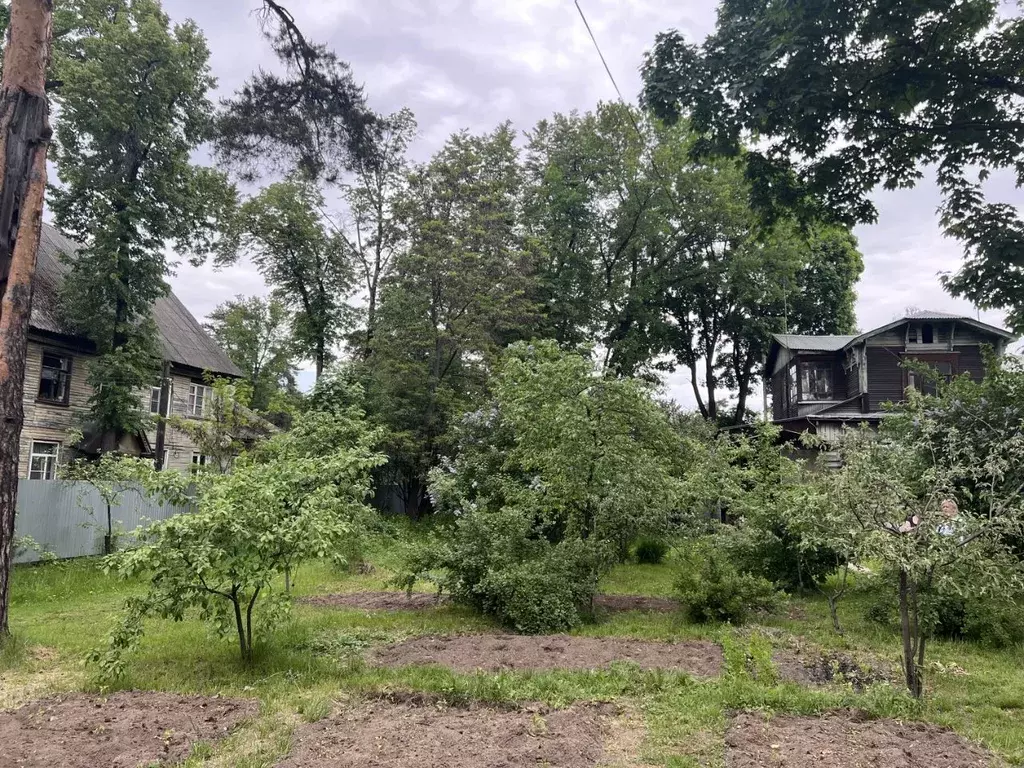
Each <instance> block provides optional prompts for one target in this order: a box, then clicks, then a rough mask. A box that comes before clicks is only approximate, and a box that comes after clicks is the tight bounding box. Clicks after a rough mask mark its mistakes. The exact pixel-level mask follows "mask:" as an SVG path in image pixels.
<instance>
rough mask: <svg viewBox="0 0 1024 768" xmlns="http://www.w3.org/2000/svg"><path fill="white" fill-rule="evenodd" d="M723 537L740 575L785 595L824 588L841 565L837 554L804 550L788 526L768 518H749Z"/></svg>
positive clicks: (802, 542) (814, 549) (817, 550)
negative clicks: (768, 584)
mask: <svg viewBox="0 0 1024 768" xmlns="http://www.w3.org/2000/svg"><path fill="white" fill-rule="evenodd" d="M724 533H726V534H727V535H726V536H724V537H723V542H722V543H723V546H725V547H727V548H728V550H729V556H730V558H731V559H732V561H733V562H734V563H735V564H736V567H737V568H739V570H740V571H742V572H744V573H750V574H753V575H754V576H760V577H762V578H764V579H767V580H769V581H772V582H774V583H775V584H777V585H778V586H779V587H781V588H782V589H785V590H788V591H795V590H798V589H810V588H812V587H814V586H815V585H820V584H824V583H825V580H826V579H828V577H829V576H830V575H831V574H833V573H835V571H836V569H837V568H838V567H840V566H841V565H842V557H841V556H840V555H839V554H838V553H837V552H834V551H832V550H830V549H828V548H826V547H809V546H807V543H806V542H804V541H802V539H801V537H800V536H799V535H798V534H796V533H794V532H793V530H792V529H791V527H790V526H787V525H786V523H784V522H783V521H782V520H779V519H772V518H771V517H769V516H762V517H754V516H752V517H750V518H748V519H747V520H743V521H741V522H739V523H738V524H737V525H736V528H735V530H732V531H726V532H724Z"/></svg>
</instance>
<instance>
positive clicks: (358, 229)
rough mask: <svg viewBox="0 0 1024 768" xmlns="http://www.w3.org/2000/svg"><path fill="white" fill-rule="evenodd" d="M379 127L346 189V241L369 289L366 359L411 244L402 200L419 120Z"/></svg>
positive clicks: (388, 120) (399, 117)
mask: <svg viewBox="0 0 1024 768" xmlns="http://www.w3.org/2000/svg"><path fill="white" fill-rule="evenodd" d="M375 128H376V130H375V134H374V141H373V150H372V154H371V157H369V158H368V159H363V160H360V161H358V162H357V164H356V167H355V171H354V174H353V176H354V178H353V180H352V181H351V183H349V184H346V185H345V186H344V187H343V194H344V195H345V202H346V203H347V205H348V210H349V213H350V215H351V217H352V220H353V221H352V223H353V227H352V228H353V229H354V230H355V231H354V232H350V233H349V234H348V235H347V236H345V243H346V246H347V247H348V249H349V251H350V252H351V253H352V261H353V265H354V269H355V272H356V274H357V276H358V278H359V282H360V288H365V289H366V314H365V323H364V325H365V327H364V328H363V329H362V332H361V333H358V334H356V336H355V338H354V339H353V342H352V343H353V346H354V347H355V348H356V349H357V350H358V352H359V353H360V356H362V357H365V356H366V355H368V354H369V353H370V345H371V343H372V342H373V338H374V336H375V335H376V330H377V309H378V305H379V303H380V298H381V296H380V291H381V286H382V285H384V284H385V283H387V282H388V281H389V280H390V279H391V276H392V274H393V273H394V270H395V268H396V266H397V262H398V257H399V255H400V253H401V252H402V250H403V248H404V247H405V246H407V245H408V231H407V227H406V224H405V221H404V220H403V198H404V197H405V195H406V193H407V191H408V181H409V161H408V158H407V157H406V151H407V150H408V148H409V144H410V143H411V142H412V140H413V138H414V137H415V135H416V119H415V118H414V117H413V114H412V112H411V111H410V110H408V109H402V110H399V111H398V112H396V113H395V114H393V115H389V116H387V117H380V118H378V120H377V123H376V126H375Z"/></svg>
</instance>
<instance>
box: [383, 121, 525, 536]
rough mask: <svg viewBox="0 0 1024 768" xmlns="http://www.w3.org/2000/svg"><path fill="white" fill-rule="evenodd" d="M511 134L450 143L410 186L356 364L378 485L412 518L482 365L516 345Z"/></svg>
mask: <svg viewBox="0 0 1024 768" xmlns="http://www.w3.org/2000/svg"><path fill="white" fill-rule="evenodd" d="M521 187H522V177H521V172H520V169H519V166H518V164H517V150H516V147H515V132H514V131H513V130H512V129H511V127H510V126H508V125H502V126H500V127H499V128H498V129H496V130H495V131H494V132H492V133H490V134H485V135H482V136H471V135H469V134H467V133H459V134H456V135H454V136H452V137H451V138H450V139H449V140H448V142H447V143H446V144H445V146H444V147H443V148H442V149H441V151H440V152H438V153H437V154H436V155H435V156H434V157H433V158H432V159H431V160H430V162H429V163H427V164H425V165H422V166H419V167H417V168H416V169H415V170H414V171H413V172H412V174H411V176H410V178H409V182H408V189H407V190H406V192H405V193H404V194H403V197H402V201H401V203H400V209H399V212H400V215H401V218H402V220H403V221H404V226H405V229H406V231H407V233H408V247H407V250H405V251H404V252H402V253H401V254H399V256H398V257H397V259H396V262H395V264H394V267H393V269H392V270H391V275H390V277H389V278H388V279H387V280H384V281H383V282H382V284H381V304H380V307H379V310H378V312H377V319H376V327H375V331H374V336H373V339H372V342H371V344H370V348H369V356H368V359H367V360H366V361H365V363H364V364H363V376H364V377H365V378H364V380H365V381H366V392H367V397H368V410H369V411H370V412H371V413H373V414H374V415H375V418H376V420H377V421H378V422H379V423H380V424H381V425H383V426H385V427H386V428H387V430H388V446H387V452H388V456H389V467H388V471H389V472H390V473H391V477H390V478H389V480H390V482H392V483H394V484H395V485H397V486H398V487H399V489H400V491H401V493H402V494H403V496H404V498H405V502H406V508H407V509H408V510H409V511H410V513H411V514H412V516H413V517H415V516H417V515H418V514H419V511H420V508H421V506H425V505H426V501H427V500H426V493H425V492H426V477H427V473H428V471H429V470H430V469H431V468H432V467H434V466H436V465H437V462H438V460H439V459H440V457H441V456H443V455H445V454H446V453H448V452H449V449H450V447H451V446H450V435H449V434H448V431H449V427H450V426H451V424H452V422H453V421H455V420H456V419H458V417H459V415H460V414H462V413H464V412H465V411H467V410H469V409H470V408H471V407H472V406H473V404H474V402H475V401H476V400H477V399H478V398H480V397H481V395H482V392H483V390H484V388H485V385H486V381H487V376H488V374H489V372H490V369H491V364H492V363H493V361H494V358H495V357H496V356H497V354H498V353H499V351H500V350H501V349H502V348H503V347H504V346H505V345H506V344H507V343H508V342H509V341H510V340H514V339H516V338H522V337H523V336H526V335H528V328H529V325H530V323H531V318H532V316H533V307H532V305H531V302H530V301H529V297H528V296H527V295H526V289H527V286H528V285H529V284H530V275H531V272H532V260H531V258H530V254H529V253H528V246H529V243H528V241H527V240H526V238H524V237H523V235H522V233H521V227H520V224H521V220H520V212H519V195H520V194H521Z"/></svg>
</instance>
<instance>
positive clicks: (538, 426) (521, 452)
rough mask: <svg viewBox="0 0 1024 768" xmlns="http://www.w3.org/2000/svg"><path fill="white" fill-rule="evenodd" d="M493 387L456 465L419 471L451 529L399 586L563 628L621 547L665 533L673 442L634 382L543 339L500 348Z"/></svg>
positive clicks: (533, 627) (467, 423)
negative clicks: (429, 588)
mask: <svg viewBox="0 0 1024 768" xmlns="http://www.w3.org/2000/svg"><path fill="white" fill-rule="evenodd" d="M492 390H493V392H494V400H493V401H492V402H491V403H490V404H489V405H488V406H486V407H484V408H481V409H480V410H478V411H475V412H473V413H469V414H466V416H465V417H464V418H463V420H462V423H461V425H460V426H459V428H458V429H457V430H456V438H457V443H458V448H459V450H458V452H457V457H456V458H455V460H454V461H445V462H443V463H442V465H441V466H440V467H437V468H436V469H434V470H433V471H432V472H431V474H430V494H431V500H432V501H433V503H434V507H435V508H436V509H437V510H439V511H440V512H441V513H442V514H450V515H452V517H453V519H454V521H455V522H454V525H453V526H451V527H450V528H449V529H448V530H446V531H443V532H442V533H440V534H439V535H435V536H433V537H431V539H430V540H429V541H428V542H426V543H425V544H423V545H421V546H420V547H418V548H416V549H415V550H414V551H413V552H411V553H410V554H409V556H408V557H407V558H406V561H405V564H404V566H403V568H402V571H401V573H400V575H399V577H398V579H397V581H398V583H399V584H401V585H402V586H405V587H407V588H408V587H411V586H412V584H413V583H414V582H415V581H416V580H417V579H421V578H428V579H431V580H434V581H436V582H437V583H438V585H439V587H440V588H441V589H442V590H444V591H447V592H449V593H450V594H451V596H452V598H453V599H454V600H455V601H457V602H460V603H463V604H466V605H470V606H472V607H474V608H475V609H477V610H479V611H481V612H483V613H486V614H489V615H492V616H495V617H496V618H498V619H499V620H500V621H501V622H502V623H504V624H505V625H507V626H509V627H512V628H514V629H516V630H518V631H521V632H547V631H561V630H566V629H569V628H571V627H573V626H575V625H576V624H578V623H579V622H580V620H581V618H582V616H583V614H584V613H586V612H587V611H588V610H589V608H590V603H591V599H592V597H593V594H594V592H595V590H596V589H597V583H598V581H599V579H600V578H601V576H602V575H603V574H604V573H607V572H608V570H610V569H611V567H612V566H614V564H615V562H616V560H617V559H619V558H620V557H621V556H622V555H628V552H629V543H630V542H631V541H633V540H635V539H636V538H637V537H638V536H644V535H657V534H659V533H662V532H664V531H665V530H666V528H667V526H668V520H669V516H670V513H671V511H672V510H673V509H674V508H675V502H676V498H677V496H678V485H679V483H678V481H677V480H676V479H675V478H674V476H673V475H672V472H671V468H672V464H671V457H672V451H673V450H675V447H674V446H675V443H677V442H678V439H677V437H676V436H675V435H674V433H673V432H672V430H671V428H670V427H669V425H668V422H667V420H666V418H665V415H664V413H663V412H662V411H661V409H659V408H658V406H657V405H656V404H655V403H654V401H653V400H652V399H651V396H650V391H649V389H648V388H647V386H646V385H645V384H643V383H641V382H638V381H632V380H628V379H619V378H614V377H608V378H603V377H599V376H595V375H594V371H593V365H592V363H591V361H590V360H589V359H588V358H586V357H583V356H581V355H577V354H571V353H566V352H563V351H562V350H560V349H559V348H558V347H557V345H555V344H553V343H550V342H537V343H535V344H529V345H527V344H522V343H519V344H513V345H512V346H510V347H509V348H508V350H507V351H506V352H505V356H504V358H503V360H502V363H501V365H500V367H499V369H498V372H497V374H496V376H495V377H494V381H493V386H492Z"/></svg>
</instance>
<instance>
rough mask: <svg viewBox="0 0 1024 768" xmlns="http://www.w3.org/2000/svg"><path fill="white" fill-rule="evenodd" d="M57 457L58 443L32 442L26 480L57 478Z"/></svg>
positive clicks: (58, 454)
mask: <svg viewBox="0 0 1024 768" xmlns="http://www.w3.org/2000/svg"><path fill="white" fill-rule="evenodd" d="M59 456H60V443H48V442H43V441H40V440H33V441H32V448H31V451H30V452H29V457H28V479H29V480H53V479H54V478H55V477H56V476H57V459H58V458H59Z"/></svg>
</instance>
